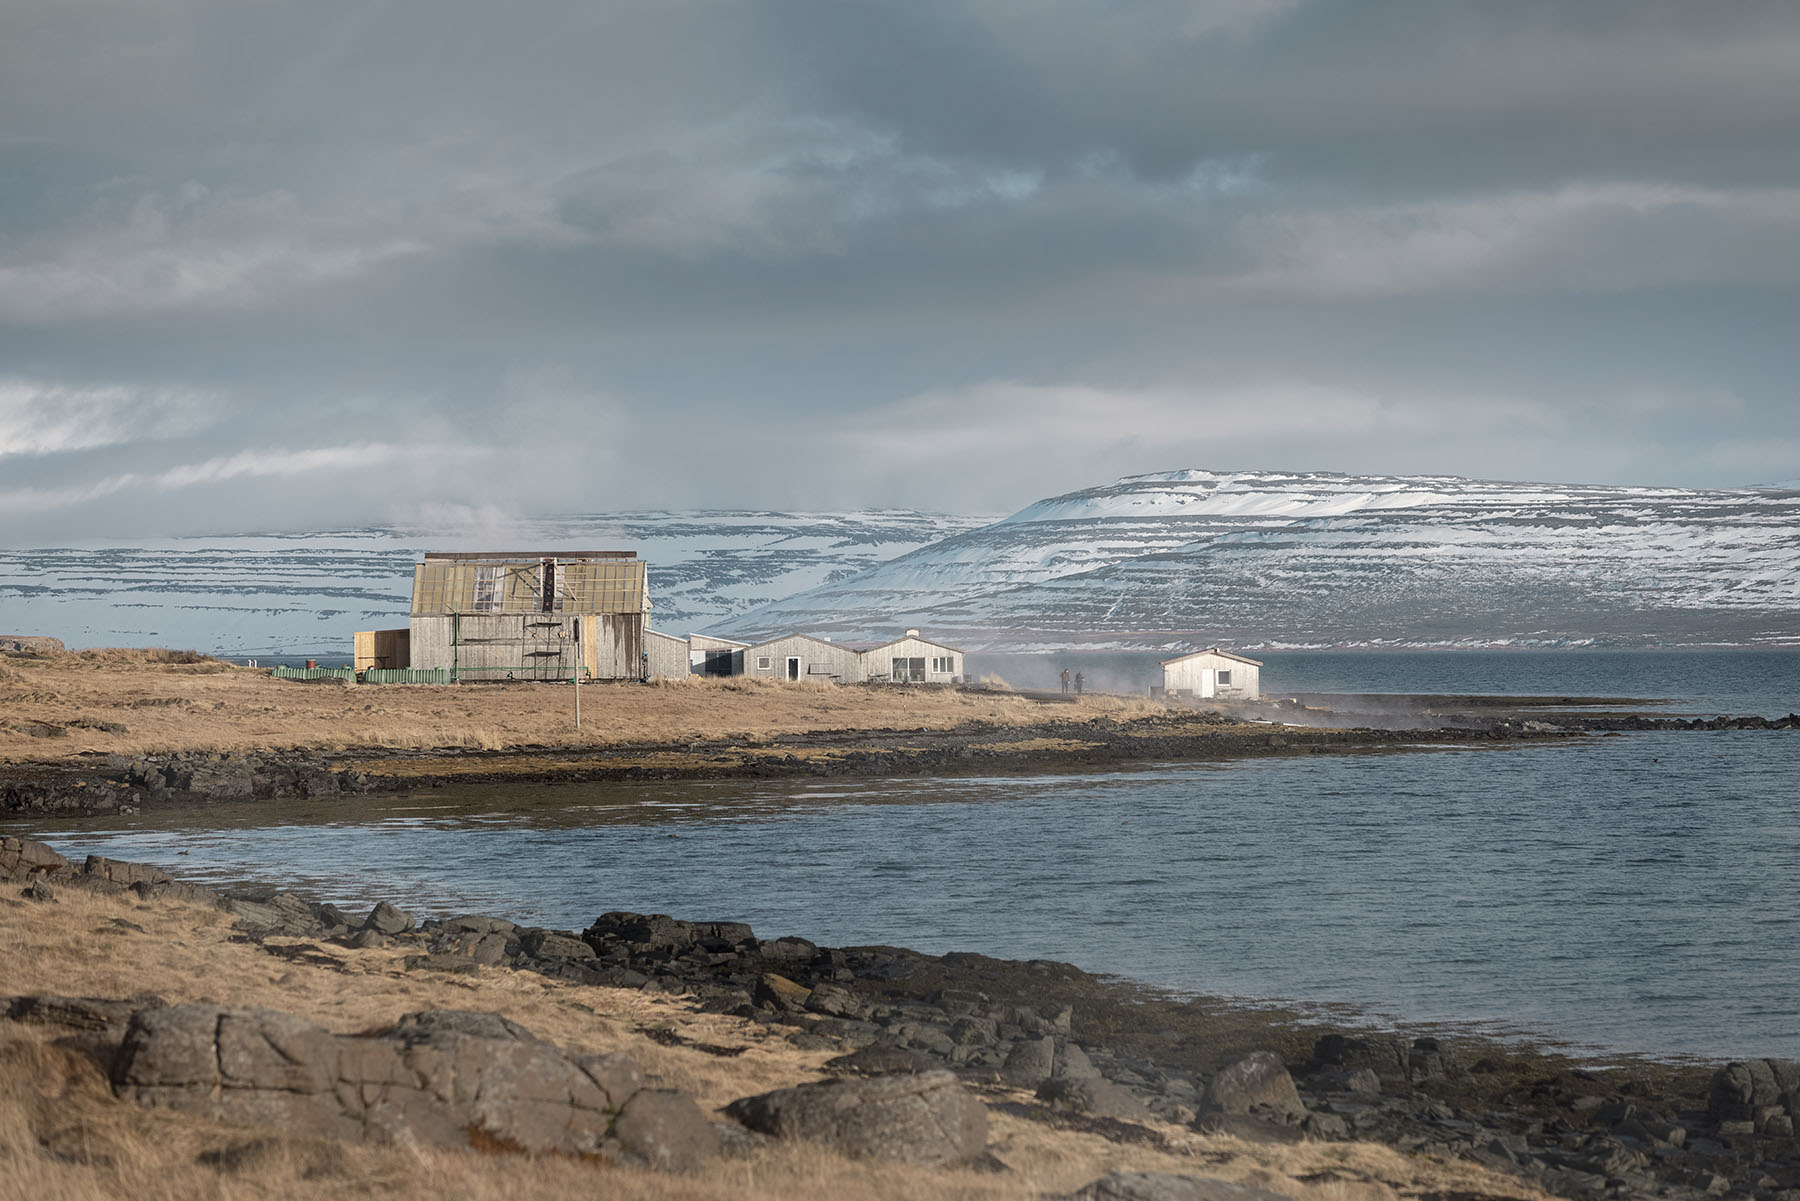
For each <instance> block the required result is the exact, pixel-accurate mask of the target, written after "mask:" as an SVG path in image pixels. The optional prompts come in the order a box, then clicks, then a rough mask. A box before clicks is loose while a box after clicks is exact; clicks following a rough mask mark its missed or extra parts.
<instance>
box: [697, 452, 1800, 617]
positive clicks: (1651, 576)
mask: <svg viewBox="0 0 1800 1201" xmlns="http://www.w3.org/2000/svg"><path fill="white" fill-rule="evenodd" d="M902 626H919V627H921V628H925V629H928V630H929V631H931V632H932V633H934V634H937V635H939V636H942V637H944V638H946V639H949V640H952V641H960V642H961V643H963V644H964V645H966V646H968V647H972V648H986V649H1015V650H1016V649H1026V648H1032V647H1070V646H1088V647H1094V648H1096V649H1098V648H1103V647H1105V648H1117V649H1148V648H1158V649H1160V648H1169V649H1180V648H1186V647H1191V646H1195V645H1205V644H1209V643H1214V642H1218V643H1225V644H1230V645H1237V646H1241V647H1276V646H1442V645H1471V646H1475V645H1503V644H1507V645H1544V646H1566V645H1575V644H1586V643H1599V644H1607V645H1652V644H1674V645H1700V644H1709V643H1734V644H1762V643H1797V642H1800V492H1795V491H1793V490H1780V489H1739V490H1719V491H1693V490H1685V489H1676V488H1624V487H1609V486H1601V485H1564V484H1516V483H1495V482H1490V481H1482V480H1466V479H1460V478H1456V477H1451V476H1427V477H1390V476H1348V475H1337V474H1330V473H1281V472H1213V471H1179V472H1170V473H1167V474H1159V475H1147V476H1133V477H1130V478H1127V479H1124V480H1121V481H1119V482H1118V483H1116V484H1112V485H1109V486H1107V487H1102V488H1090V489H1087V490H1084V491H1080V492H1071V493H1069V494H1067V495H1065V496H1058V497H1052V498H1050V499H1048V500H1043V501H1040V502H1038V503H1036V504H1034V505H1031V506H1030V507H1028V508H1026V509H1024V510H1022V511H1020V512H1019V513H1016V514H1014V515H1013V516H1011V517H1008V518H1006V519H1005V520H1003V521H1000V522H997V523H995V524H993V525H990V526H986V527H984V528H981V529H976V530H971V531H968V532H966V533H961V534H957V535H955V536H952V537H949V538H946V539H944V540H943V541H940V542H937V543H934V544H932V545H930V546H926V547H923V548H921V549H919V550H916V551H913V552H911V553H910V554H906V555H902V556H901V557H900V558H898V559H895V560H894V561H893V562H890V563H884V564H882V565H881V566H879V567H876V568H874V569H872V570H870V571H866V572H864V573H862V574H861V575H858V576H856V577H854V578H851V579H848V580H843V581H840V582H837V583H834V584H830V585H827V586H826V587H823V588H819V589H815V590H813V591H811V592H807V593H802V594H800V595H798V596H794V597H790V598H788V599H787V600H784V601H779V602H776V603H775V604H773V605H769V606H765V607H764V608H762V609H758V610H755V611H753V612H750V613H747V614H745V615H743V616H742V617H740V618H737V619H736V620H734V621H732V622H729V623H727V625H726V627H725V628H726V629H729V630H735V631H736V632H737V633H739V634H750V635H757V634H764V633H772V632H776V631H782V630H788V629H802V630H813V631H818V632H821V633H828V634H834V635H838V636H841V637H853V638H854V637H874V636H879V635H883V634H888V633H890V632H891V631H892V630H894V629H896V628H898V627H902Z"/></svg>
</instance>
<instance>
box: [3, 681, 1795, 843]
mask: <svg viewBox="0 0 1800 1201" xmlns="http://www.w3.org/2000/svg"><path fill="white" fill-rule="evenodd" d="M1489 699H1490V700H1491V699H1507V698H1489ZM1519 699H1537V698H1519ZM1256 712H1257V713H1258V714H1261V715H1262V716H1260V717H1258V718H1257V719H1256V721H1255V724H1250V723H1248V722H1246V721H1245V720H1243V719H1242V715H1233V716H1226V715H1222V714H1219V713H1212V712H1195V711H1181V710H1173V711H1169V712H1166V713H1160V714H1155V715H1151V716H1145V717H1136V718H1130V719H1124V720H1121V719H1115V718H1110V717H1103V718H1100V719H1096V720H1083V721H1059V720H1046V721H1042V722H1038V723H1034V724H1027V725H1005V726H1001V725H994V724H990V723H970V724H966V725H963V726H959V727H956V728H954V729H949V730H941V729H887V730H848V731H831V732H811V733H802V734H791V735H780V736H773V737H768V738H762V739H756V740H743V739H733V738H730V737H722V738H713V739H702V740H688V741H683V742H679V743H674V742H650V743H639V744H632V745H617V746H606V747H598V748H595V747H570V746H559V745H551V744H545V745H537V746H525V747H518V748H510V749H506V750H496V751H482V750H470V749H467V748H462V747H450V748H438V749H427V750H382V751H371V750H358V751H348V752H342V753H338V754H331V755H326V754H321V753H319V752H316V751H305V750H292V751H279V750H271V751H263V752H256V753H236V754H224V755H219V754H209V753H205V752H192V751H189V752H174V753H166V754H146V755H137V756H122V755H83V756H77V757H72V758H68V759H61V760H42V761H35V762H26V763H18V764H13V765H9V766H7V767H6V768H5V769H4V771H3V773H0V816H5V815H30V816H33V817H41V816H45V815H67V816H84V815H91V814H116V813H132V812H137V811H139V810H141V809H143V808H144V807H146V806H152V807H167V806H179V805H205V804H215V803H221V802H243V801H261V800H275V799H281V798H294V797H301V798H308V799H314V800H317V799H321V798H331V797H336V796H358V795H364V794H368V793H375V792H389V793H392V792H408V791H414V790H418V789H427V788H443V787H448V786H452V785H456V784H497V783H508V782H514V783H527V784H545V783H587V782H621V783H623V782H638V781H676V780H719V779H776V778H831V777H870V776H906V775H960V774H971V773H983V774H988V773H1000V772H1037V771H1065V770H1080V769H1100V768H1107V767H1116V766H1119V765H1121V764H1126V763H1151V762H1182V761H1206V760H1226V759H1242V758H1264V757H1275V756H1299V755H1311V754H1354V753H1370V752H1394V751H1405V750H1410V749H1417V748H1419V747H1421V746H1443V745H1475V746H1504V745H1512V744H1519V743H1529V742H1543V741H1555V740H1559V739H1572V738H1578V737H1581V736H1583V735H1590V734H1612V733H1621V732H1631V731H1684V732H1691V731H1717V730H1768V731H1791V730H1795V729H1800V715H1789V716H1788V717H1784V718H1779V719H1773V720H1772V719H1768V718H1763V717H1711V718H1670V717H1651V716H1645V715H1643V714H1641V713H1618V712H1605V713H1577V712H1568V711H1560V710H1554V709H1549V710H1542V709H1539V708H1537V707H1531V708H1523V709H1519V708H1507V707H1504V706H1495V705H1492V704H1489V705H1486V706H1484V707H1478V708H1473V709H1471V710H1470V711H1468V712H1455V713H1435V712H1434V713H1428V714H1426V715H1425V716H1426V717H1427V718H1429V719H1430V720H1431V721H1432V722H1433V723H1434V724H1430V725H1425V726H1413V725H1409V726H1407V727H1406V728H1379V727H1375V726H1368V725H1365V726H1355V727H1342V726H1337V725H1332V724H1330V722H1329V718H1330V715H1329V714H1321V713H1320V711H1318V710H1306V709H1304V708H1303V707H1301V706H1299V705H1297V704H1292V703H1287V702H1284V703H1282V704H1271V705H1267V706H1263V707H1260V708H1259V709H1257V710H1256ZM1346 716H1352V715H1350V714H1347V715H1346ZM1303 722H1304V723H1309V724H1297V723H1303Z"/></svg>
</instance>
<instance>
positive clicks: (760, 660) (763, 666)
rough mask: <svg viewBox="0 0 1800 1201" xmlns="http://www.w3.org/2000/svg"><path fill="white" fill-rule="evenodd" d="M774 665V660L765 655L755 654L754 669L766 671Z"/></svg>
mask: <svg viewBox="0 0 1800 1201" xmlns="http://www.w3.org/2000/svg"><path fill="white" fill-rule="evenodd" d="M774 665H775V661H774V660H773V659H771V658H769V656H767V655H758V656H756V670H758V671H767V670H769V668H771V667H773V666H774Z"/></svg>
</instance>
